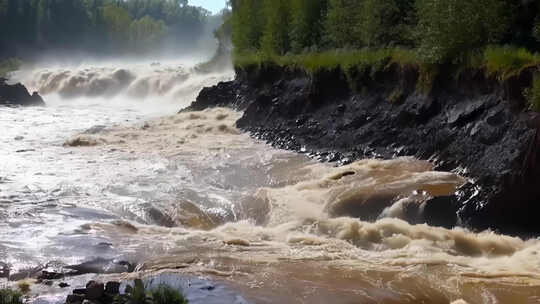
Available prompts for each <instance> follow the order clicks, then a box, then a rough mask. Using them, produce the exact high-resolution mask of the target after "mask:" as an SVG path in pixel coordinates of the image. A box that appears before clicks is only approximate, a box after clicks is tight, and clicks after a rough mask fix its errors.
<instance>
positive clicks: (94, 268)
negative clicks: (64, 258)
mask: <svg viewBox="0 0 540 304" xmlns="http://www.w3.org/2000/svg"><path fill="white" fill-rule="evenodd" d="M65 268H66V269H69V270H71V271H72V273H71V274H72V275H81V274H87V273H109V274H110V273H122V272H132V271H133V269H134V266H133V265H132V264H131V263H129V262H127V261H121V260H115V259H104V258H97V259H95V260H92V261H88V262H84V263H81V264H78V265H69V266H66V267H65Z"/></svg>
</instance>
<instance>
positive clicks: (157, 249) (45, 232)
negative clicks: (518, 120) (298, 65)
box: [0, 64, 540, 303]
mask: <svg viewBox="0 0 540 304" xmlns="http://www.w3.org/2000/svg"><path fill="white" fill-rule="evenodd" d="M126 75H127V76H126ZM231 76H232V75H231V74H230V73H222V74H206V75H199V74H194V73H193V72H191V71H190V70H189V69H185V68H181V67H178V66H161V65H142V64H141V65H128V66H126V65H124V66H121V67H116V66H114V67H110V66H109V67H107V66H102V67H97V68H94V67H83V68H77V69H73V68H71V69H65V68H62V69H60V68H54V69H47V70H37V71H31V72H28V73H26V74H24V75H23V76H21V78H23V79H24V80H25V82H26V83H27V84H28V85H29V86H31V87H33V88H35V89H37V90H40V91H41V92H42V93H44V94H45V100H46V102H47V104H48V106H47V107H45V108H1V109H0V129H1V130H2V133H1V134H0V141H1V143H0V144H1V146H0V160H1V162H0V170H1V171H0V219H1V221H0V240H1V242H0V262H2V263H5V264H7V265H9V267H10V272H11V275H14V274H15V275H16V276H17V275H19V276H20V274H21V273H22V274H24V273H26V272H28V270H29V269H39V266H40V265H45V264H47V263H50V262H51V261H57V263H55V264H57V265H58V264H59V265H74V264H79V263H82V262H86V261H93V260H95V259H96V258H104V259H110V260H111V261H115V262H110V263H105V266H102V267H101V271H104V272H118V271H121V270H122V268H121V266H119V264H118V262H119V261H127V262H129V263H131V264H133V265H137V270H138V271H139V273H138V275H140V274H143V275H145V276H149V277H152V276H155V275H157V274H159V273H162V272H167V273H169V272H171V271H173V272H178V273H181V274H182V275H190V276H192V275H197V276H204V277H206V278H210V279H211V280H214V281H219V282H223V283H225V284H227V286H230V287H232V288H234V289H235V290H237V291H238V293H239V294H242V296H243V297H244V298H245V299H247V301H249V302H252V303H422V302H423V303H451V302H453V301H457V302H456V303H460V302H459V301H467V302H468V303H538V302H539V301H540V241H538V240H529V241H523V240H521V239H517V238H512V237H507V236H501V235H497V234H494V233H490V232H483V233H471V232H469V231H467V230H464V229H458V228H456V229H454V230H447V229H443V228H434V227H429V226H426V225H410V224H408V223H406V222H404V221H402V220H400V219H399V218H400V217H402V216H403V213H404V212H405V211H404V210H405V209H406V208H407V205H409V204H418V205H421V204H422V202H423V201H425V199H426V198H428V197H430V196H437V195H446V194H449V193H452V192H454V191H455V189H456V187H458V186H459V185H461V184H462V183H463V182H464V179H463V178H461V177H460V176H458V175H456V174H454V173H445V172H434V171H432V165H431V164H429V163H427V162H422V161H417V160H414V159H411V158H398V159H394V160H389V161H382V160H364V161H360V162H356V163H353V164H351V165H348V166H345V167H340V168H336V167H334V166H333V165H332V164H321V163H317V162H315V161H313V160H310V159H309V158H308V157H306V156H303V155H297V154H294V153H291V152H286V151H281V150H275V149H273V148H271V147H269V146H268V145H265V144H263V143H261V142H257V141H255V140H254V139H252V138H250V137H249V135H247V134H244V133H242V132H241V131H239V130H237V129H236V128H235V121H236V120H237V119H238V118H239V117H240V113H237V112H234V111H231V110H229V109H211V110H206V111H202V112H191V113H189V112H188V113H181V114H175V113H176V112H177V110H178V109H180V108H182V107H184V106H186V105H188V104H189V102H190V101H192V100H193V99H194V97H195V96H196V93H197V92H198V90H199V89H200V88H202V87H203V86H205V85H209V84H212V83H215V82H217V81H219V80H222V79H228V78H231ZM141 97H144V98H141ZM381 204H382V205H381ZM364 209H366V210H373V209H375V210H378V213H379V214H378V216H377V217H378V218H379V219H378V220H376V221H374V222H364V221H360V220H357V219H355V218H354V217H353V215H354V214H357V213H358V212H360V211H361V210H364ZM122 278H126V279H127V278H130V276H122ZM224 294H225V293H224ZM231 297H233V298H234V297H236V296H234V295H232V296H231Z"/></svg>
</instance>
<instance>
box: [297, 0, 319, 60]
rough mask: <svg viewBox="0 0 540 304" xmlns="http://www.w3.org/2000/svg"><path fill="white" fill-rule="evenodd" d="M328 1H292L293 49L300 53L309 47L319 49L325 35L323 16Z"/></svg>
mask: <svg viewBox="0 0 540 304" xmlns="http://www.w3.org/2000/svg"><path fill="white" fill-rule="evenodd" d="M327 7H328V0H291V4H290V10H291V25H290V33H289V36H290V39H291V48H292V50H293V51H294V52H296V53H299V52H301V51H302V50H303V49H305V48H308V47H312V46H315V47H319V45H320V44H321V39H322V34H323V26H324V25H323V16H325V15H326V9H327Z"/></svg>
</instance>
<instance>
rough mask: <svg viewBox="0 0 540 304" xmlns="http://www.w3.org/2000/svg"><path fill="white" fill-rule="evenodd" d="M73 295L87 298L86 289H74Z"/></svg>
mask: <svg viewBox="0 0 540 304" xmlns="http://www.w3.org/2000/svg"><path fill="white" fill-rule="evenodd" d="M73 294H77V295H83V296H86V288H77V289H73Z"/></svg>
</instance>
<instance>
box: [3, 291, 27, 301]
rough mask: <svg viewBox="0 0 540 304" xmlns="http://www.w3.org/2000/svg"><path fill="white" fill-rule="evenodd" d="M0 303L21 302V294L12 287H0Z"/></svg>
mask: <svg viewBox="0 0 540 304" xmlns="http://www.w3.org/2000/svg"><path fill="white" fill-rule="evenodd" d="M0 304H23V295H22V294H21V293H20V292H18V291H14V290H12V289H0Z"/></svg>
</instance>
